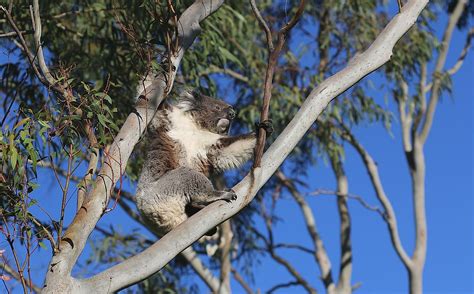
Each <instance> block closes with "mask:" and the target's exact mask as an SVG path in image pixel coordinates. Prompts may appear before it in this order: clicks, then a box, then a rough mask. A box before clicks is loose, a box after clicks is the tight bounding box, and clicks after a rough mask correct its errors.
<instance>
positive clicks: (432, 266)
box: [0, 19, 474, 293]
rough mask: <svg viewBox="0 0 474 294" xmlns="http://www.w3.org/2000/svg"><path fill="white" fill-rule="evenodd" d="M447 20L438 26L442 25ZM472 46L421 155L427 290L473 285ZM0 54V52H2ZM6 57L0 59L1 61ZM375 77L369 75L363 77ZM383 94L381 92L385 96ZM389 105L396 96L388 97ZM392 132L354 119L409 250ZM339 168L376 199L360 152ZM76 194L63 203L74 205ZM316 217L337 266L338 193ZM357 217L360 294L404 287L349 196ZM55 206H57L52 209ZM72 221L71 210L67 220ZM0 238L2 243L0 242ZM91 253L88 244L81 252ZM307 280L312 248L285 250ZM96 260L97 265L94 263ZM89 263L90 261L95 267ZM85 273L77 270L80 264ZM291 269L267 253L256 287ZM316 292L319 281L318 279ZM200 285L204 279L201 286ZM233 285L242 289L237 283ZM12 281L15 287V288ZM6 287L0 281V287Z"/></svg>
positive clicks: (48, 193) (290, 217) (316, 206)
mask: <svg viewBox="0 0 474 294" xmlns="http://www.w3.org/2000/svg"><path fill="white" fill-rule="evenodd" d="M444 23H445V19H443V20H442V21H441V22H440V24H437V25H436V26H435V29H436V30H437V31H438V32H440V31H441V29H442V27H444ZM453 39H454V41H453V45H452V47H451V50H450V54H449V59H448V63H447V64H448V65H451V64H453V62H454V60H455V58H456V57H457V55H458V52H460V50H461V48H462V46H463V45H464V41H465V38H464V34H460V33H459V32H456V33H455V34H454V37H453ZM472 54H473V52H472V50H471V52H470V55H469V56H468V58H467V60H466V62H465V64H464V66H463V68H462V69H461V70H460V71H459V72H458V73H457V74H456V75H455V76H454V78H453V88H454V90H453V95H452V99H451V98H450V97H449V96H446V95H445V96H443V99H442V102H441V104H440V105H439V108H438V111H437V114H436V119H435V123H434V126H433V129H432V133H431V135H430V138H429V140H428V143H427V145H426V161H427V195H426V203H427V217H428V230H429V232H428V256H427V262H426V268H425V290H426V292H427V293H472V292H474V286H473V280H474V278H473V273H474V269H473V249H472V248H473V218H472V214H473V203H472V197H473V152H472V150H473V149H472V147H473V118H472V117H473V102H472V99H473V98H474V92H473V82H474V78H473V77H474V58H473V56H472ZM5 58H6V57H5V56H3V55H0V61H2V60H5ZM2 62H3V61H2ZM367 79H374V82H375V83H377V82H378V81H377V79H376V78H375V75H371V76H369V77H367ZM384 94H385V93H380V99H381V100H380V101H382V98H383V95H384ZM390 103H392V102H390ZM390 107H392V108H393V104H392V105H390ZM392 130H393V131H392V133H393V137H391V136H389V135H388V134H387V132H386V131H385V130H384V129H382V127H378V126H377V127H374V126H370V127H367V128H359V129H358V130H357V132H356V134H357V135H358V136H359V138H360V140H361V142H362V143H363V144H364V145H365V147H366V148H367V149H368V150H369V151H370V152H371V154H372V156H373V157H374V158H375V159H376V160H377V162H378V165H379V169H380V172H381V177H382V180H383V183H384V185H385V189H386V192H387V194H388V195H389V197H390V199H391V200H392V204H393V206H394V209H395V211H396V213H397V217H398V221H399V228H400V234H401V239H402V242H403V244H404V245H405V248H406V249H407V251H408V252H409V253H411V252H412V249H413V243H414V242H413V240H414V238H413V237H414V231H413V228H414V226H413V215H412V205H411V191H410V179H409V176H408V171H407V166H406V162H405V159H404V154H403V152H402V149H401V142H400V130H399V126H398V124H397V123H395V124H394V126H393V129H392ZM346 158H347V161H346V163H345V168H346V170H347V172H348V176H349V186H350V192H351V193H353V194H358V195H361V196H363V197H364V199H365V200H366V201H367V202H369V203H371V204H373V205H379V204H378V202H377V199H376V198H375V196H374V192H373V190H372V187H371V185H370V182H369V179H368V176H367V173H366V172H365V169H364V167H363V166H362V164H361V161H360V159H359V157H358V155H357V154H356V153H354V152H353V151H352V150H351V149H350V148H348V152H347V156H346ZM39 180H40V182H41V183H42V187H41V188H40V190H38V192H37V193H36V195H37V196H38V199H39V201H40V203H41V204H42V205H43V206H45V207H52V210H55V208H54V206H56V205H55V204H54V203H55V202H56V201H57V200H56V198H54V199H52V198H51V197H52V195H57V191H56V188H55V182H54V180H53V179H52V178H51V177H50V175H47V174H42V175H40V179H39ZM307 182H308V183H309V185H310V187H309V188H308V190H307V191H310V190H313V189H317V188H330V189H333V188H334V187H335V181H334V179H333V175H332V172H331V170H330V169H328V168H327V167H324V166H320V167H318V168H317V169H314V170H311V172H310V173H309V176H308V178H307ZM74 202H75V199H72V200H71V203H70V204H69V208H71V207H74ZM309 202H310V204H311V206H312V208H313V211H314V214H315V217H316V221H317V224H318V228H319V232H320V234H321V237H322V238H323V240H324V242H325V247H326V249H327V251H328V253H329V255H330V258H331V261H332V264H333V273H334V274H337V272H338V262H339V239H338V238H339V231H338V230H339V223H338V218H337V210H336V205H335V199H334V198H333V197H332V196H320V197H317V198H316V197H315V198H312V199H310V200H309ZM349 203H350V210H351V216H352V222H353V232H352V244H353V252H354V256H353V263H354V266H353V272H354V273H353V282H354V283H356V282H361V283H362V286H361V288H359V289H358V290H357V293H406V290H407V272H406V270H405V269H404V268H403V265H402V264H401V262H400V261H399V259H398V257H397V256H396V254H395V252H394V250H393V249H392V247H391V243H390V238H389V235H388V232H387V228H386V225H385V223H384V222H383V221H382V220H381V218H380V217H379V216H378V215H377V214H375V213H374V212H371V211H368V210H366V209H365V208H362V207H361V206H360V205H359V204H358V203H356V202H352V201H350V202H349ZM277 209H278V212H280V213H281V217H282V219H283V221H282V222H280V223H279V224H278V226H277V228H278V230H277V231H276V238H277V240H276V241H278V240H281V241H282V242H284V241H289V242H291V243H299V244H303V245H307V246H311V243H310V239H309V237H308V236H307V233H306V230H305V227H304V223H303V220H302V217H301V215H300V213H299V209H298V207H297V206H296V205H295V203H294V202H293V200H290V199H289V198H288V197H287V198H286V199H283V200H281V201H280V202H279V203H278V207H277ZM56 211H57V210H56ZM53 215H54V213H53ZM70 220H71V214H69V218H68V219H67V220H66V223H67V222H69V221H70ZM110 223H112V224H115V225H118V226H120V227H122V228H123V230H129V229H131V228H135V227H137V226H136V224H135V223H134V222H133V221H132V220H130V219H128V218H127V217H126V216H124V214H123V213H122V212H121V211H120V210H115V211H113V212H112V213H109V214H107V215H105V216H104V218H103V219H102V220H101V224H102V225H106V224H110ZM0 244H4V242H1V243H0ZM89 253H90V248H88V249H87V250H86V251H85V252H84V254H83V258H81V260H82V261H84V260H85V259H84V258H85V257H87V255H88V254H89ZM48 256H49V252H48V251H45V250H42V251H41V252H40V253H39V255H37V256H36V257H35V259H34V265H33V267H32V270H33V272H34V273H37V274H35V277H34V280H35V282H37V283H38V284H39V285H40V284H41V282H42V279H43V277H44V269H45V268H46V265H47V260H48V258H47V257H48ZM285 256H286V257H287V258H289V259H290V260H291V261H292V263H293V264H294V265H295V267H297V269H298V270H299V271H300V272H301V273H302V274H303V276H304V277H306V278H307V279H308V280H313V281H315V280H317V279H319V276H320V274H319V272H318V270H317V266H316V264H315V263H314V260H313V258H312V257H311V256H307V255H303V254H300V253H295V252H294V251H288V254H287V255H285ZM99 268H100V267H99ZM99 268H95V270H97V269H99ZM77 273H78V274H81V273H80V272H77ZM291 280H292V278H291V277H290V276H289V275H288V274H287V273H286V271H285V270H284V269H283V268H281V267H280V266H278V265H276V264H275V263H274V262H273V261H271V260H269V259H263V260H262V263H261V265H259V266H258V267H257V268H256V269H255V284H254V285H255V286H256V287H258V288H260V289H262V290H263V291H264V290H266V289H268V288H270V287H271V286H273V285H274V284H275V282H284V281H291ZM315 285H316V287H317V289H318V290H320V291H321V292H322V289H323V287H322V283H321V282H320V281H319V282H317V283H315ZM202 289H204V288H202ZM233 289H234V292H235V293H242V292H243V291H242V290H241V288H240V287H239V286H238V285H237V284H235V285H233ZM16 290H17V291H18V292H19V291H20V288H19V287H17V288H16ZM1 291H3V289H2V290H0V292H1ZM280 293H304V292H303V290H301V288H291V290H287V291H280Z"/></svg>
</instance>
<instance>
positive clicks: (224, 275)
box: [188, 220, 233, 294]
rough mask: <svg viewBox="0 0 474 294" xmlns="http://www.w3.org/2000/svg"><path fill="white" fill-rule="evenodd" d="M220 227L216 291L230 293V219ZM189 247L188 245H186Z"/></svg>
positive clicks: (231, 236)
mask: <svg viewBox="0 0 474 294" xmlns="http://www.w3.org/2000/svg"><path fill="white" fill-rule="evenodd" d="M220 228H221V237H220V240H221V243H222V248H221V256H220V259H221V273H220V278H219V290H218V292H217V293H219V294H224V293H230V274H231V272H230V271H231V267H232V264H231V256H230V254H231V248H232V238H233V234H232V227H231V224H230V220H227V221H225V222H224V223H222V225H221V226H220ZM188 248H189V247H188Z"/></svg>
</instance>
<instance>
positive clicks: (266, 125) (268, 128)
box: [255, 119, 273, 135]
mask: <svg viewBox="0 0 474 294" xmlns="http://www.w3.org/2000/svg"><path fill="white" fill-rule="evenodd" d="M255 126H256V127H257V133H258V131H259V130H260V129H264V130H265V132H266V133H267V134H268V135H270V134H271V133H273V121H272V120H271V119H267V120H264V121H262V122H260V123H256V124H255Z"/></svg>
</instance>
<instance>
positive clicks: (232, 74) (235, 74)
mask: <svg viewBox="0 0 474 294" xmlns="http://www.w3.org/2000/svg"><path fill="white" fill-rule="evenodd" d="M213 73H223V74H226V75H228V76H230V77H232V78H234V79H236V80H238V81H241V82H243V83H246V84H247V83H248V82H249V79H248V78H247V77H246V76H244V75H242V74H240V73H238V72H236V71H234V70H232V69H229V68H220V67H218V66H215V65H214V64H211V65H210V66H209V68H208V69H207V70H206V71H204V72H202V73H201V75H210V74H213Z"/></svg>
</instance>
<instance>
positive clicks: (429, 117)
mask: <svg viewBox="0 0 474 294" xmlns="http://www.w3.org/2000/svg"><path fill="white" fill-rule="evenodd" d="M466 4H467V0H459V1H458V3H457V4H456V7H455V8H454V10H453V12H452V13H451V16H450V17H449V21H448V25H447V26H446V30H445V31H444V35H443V39H442V41H441V49H440V51H439V55H438V59H437V60H436V65H435V71H434V74H433V87H432V89H431V96H430V102H429V104H428V109H427V110H426V113H425V114H424V117H425V120H424V123H423V125H422V126H421V131H420V134H419V137H420V142H421V144H424V143H425V142H426V138H427V137H428V134H429V132H430V130H431V125H432V124H433V118H434V115H435V112H436V106H437V105H438V100H439V96H440V94H441V93H440V88H441V75H442V71H443V68H444V65H445V63H446V57H447V55H448V51H449V46H450V45H451V37H452V35H453V31H454V29H455V28H456V25H457V23H458V21H459V18H461V15H462V13H463V11H464V8H465V7H466Z"/></svg>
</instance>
